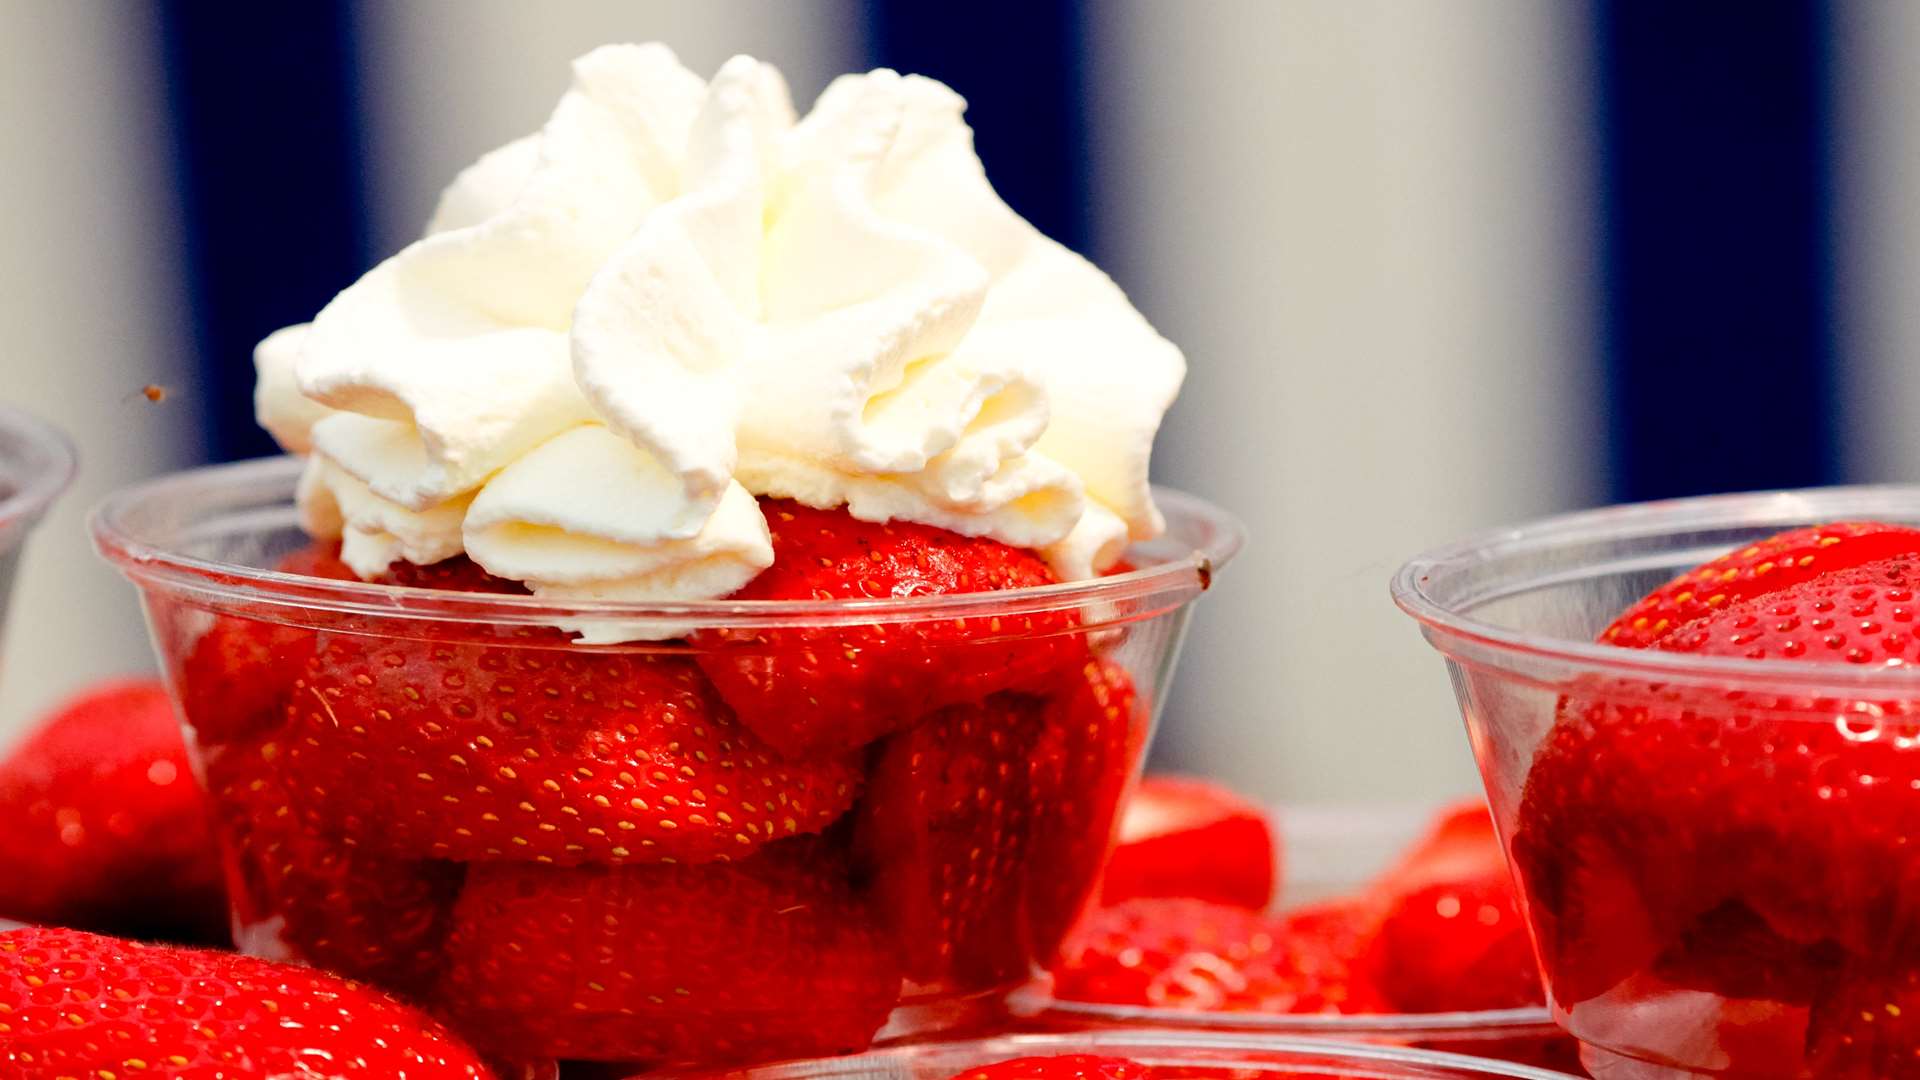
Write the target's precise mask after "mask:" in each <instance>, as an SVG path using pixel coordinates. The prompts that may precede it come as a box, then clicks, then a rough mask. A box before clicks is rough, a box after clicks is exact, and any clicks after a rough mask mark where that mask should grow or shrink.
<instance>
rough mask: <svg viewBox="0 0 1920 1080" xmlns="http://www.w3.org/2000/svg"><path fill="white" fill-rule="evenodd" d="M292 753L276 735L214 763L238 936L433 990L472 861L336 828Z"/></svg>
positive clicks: (210, 769) (419, 992) (368, 977)
mask: <svg viewBox="0 0 1920 1080" xmlns="http://www.w3.org/2000/svg"><path fill="white" fill-rule="evenodd" d="M286 752H287V751H286V744H285V742H284V741H283V740H281V739H275V738H267V739H259V740H252V741H248V742H245V743H240V744H235V745H231V746H226V747H222V748H220V749H218V750H215V751H213V752H212V753H211V754H210V755H209V758H208V761H207V767H206V773H207V784H208V787H209V789H210V790H211V791H212V793H213V797H214V801H215V804H216V805H217V807H218V809H219V820H220V828H221V839H222V845H223V849H224V855H225V859H226V864H227V868H228V875H229V887H230V890H231V892H232V902H233V908H234V922H235V925H236V926H237V927H238V928H239V935H240V943H241V944H242V946H243V947H245V948H246V949H248V950H249V951H254V952H263V951H269V950H271V951H270V952H269V953H268V954H269V955H277V954H279V953H280V952H281V951H284V952H286V953H288V954H291V956H292V957H294V958H296V959H299V960H303V961H305V962H307V963H310V964H313V965H315V966H316V967H322V968H326V969H327V970H329V971H333V972H336V973H338V974H341V975H346V976H348V977H350V978H354V979H360V980H364V981H366V982H370V983H373V984H375V985H377V986H380V987H382V988H383V989H387V990H392V991H396V992H399V993H401V994H403V995H405V996H406V997H408V998H412V999H419V998H422V997H424V996H425V995H426V993H427V992H428V991H429V990H431V989H432V987H433V985H434V983H435V981H436V979H437V978H438V976H439V971H440V968H441V966H442V964H443V962H444V954H443V953H442V950H441V946H442V945H443V943H444V940H445V937H446V931H447V921H448V915H449V914H450V912H451V910H452V907H453V900H454V896H455V895H456V894H457V892H458V891H459V888H460V879H461V875H462V872H463V869H464V868H463V867H462V866H460V865H459V864H457V863H448V862H437V861H429V860H400V859H393V858H383V857H381V856H380V855H378V854H376V853H374V852H372V851H368V850H366V849H364V848H361V847H359V846H357V845H353V844H349V843H347V842H346V841H344V840H343V839H341V838H340V837H338V836H335V835H331V834H329V833H328V832H327V831H326V830H325V829H324V828H323V827H322V826H321V825H319V824H317V823H316V818H317V815H313V814H310V813H303V812H302V809H303V808H302V804H301V801H300V794H299V793H298V792H296V791H295V790H294V789H292V788H291V787H289V785H288V784H287V782H286V781H287V778H286V775H285V773H286V767H285V759H286Z"/></svg>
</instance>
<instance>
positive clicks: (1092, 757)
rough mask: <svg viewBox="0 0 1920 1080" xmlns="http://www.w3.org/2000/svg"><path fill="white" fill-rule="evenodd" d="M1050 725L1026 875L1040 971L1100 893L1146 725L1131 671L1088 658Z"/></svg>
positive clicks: (1033, 783)
mask: <svg viewBox="0 0 1920 1080" xmlns="http://www.w3.org/2000/svg"><path fill="white" fill-rule="evenodd" d="M1044 724H1045V727H1044V729H1043V731H1042V732H1041V734H1040V738H1039V741H1038V743H1037V744H1036V746H1035V748H1034V750H1033V755H1032V757H1031V758H1030V759H1029V764H1028V771H1027V775H1028V792H1029V797H1030V798H1031V799H1032V802H1033V809H1032V810H1031V812H1030V814H1029V819H1030V820H1031V822H1032V826H1031V831H1030V833H1029V836H1028V840H1027V843H1028V852H1029V854H1028V859H1027V875H1026V878H1027V884H1026V894H1027V918H1028V923H1029V926H1030V928H1031V932H1032V941H1033V943H1034V946H1035V948H1036V950H1037V956H1038V958H1039V959H1040V960H1041V961H1042V962H1045V961H1046V960H1048V959H1051V957H1052V955H1053V952H1054V950H1055V949H1056V948H1057V947H1058V946H1059V944H1060V941H1061V939H1062V938H1064V937H1065V936H1066V933H1067V931H1068V930H1069V929H1070V928H1072V926H1073V924H1074V922H1076V921H1077V920H1078V919H1079V917H1080V915H1081V912H1082V910H1083V909H1084V908H1085V907H1086V904H1087V901H1088V899H1089V898H1090V897H1091V895H1092V893H1093V892H1094V891H1095V887H1096V884H1097V882H1098V881H1099V878H1100V869H1101V866H1102V864H1103V863H1105V862H1106V860H1107V857H1108V854H1109V852H1110V850H1111V848H1112V846H1113V838H1114V832H1115V826H1116V824H1117V819H1118V817H1119V814H1120V807H1121V803H1122V801H1123V799H1124V798H1125V795H1126V788H1127V782H1128V781H1129V780H1130V779H1131V778H1132V776H1133V770H1134V766H1135V765H1136V764H1137V763H1138V761H1139V759H1140V751H1141V748H1142V744H1143V743H1144V741H1145V737H1146V725H1147V717H1146V713H1145V709H1144V708H1143V706H1142V704H1141V702H1140V699H1139V695H1138V694H1137V693H1136V692H1135V690H1134V686H1133V679H1132V678H1131V677H1130V676H1129V675H1128V674H1127V670H1126V669H1125V668H1123V667H1121V666H1120V665H1119V664H1117V663H1114V662H1112V661H1110V660H1097V659H1089V660H1088V661H1087V662H1086V663H1085V664H1083V665H1081V670H1080V671H1079V672H1077V673H1075V674H1074V675H1073V676H1071V677H1070V678H1069V679H1068V680H1067V682H1066V683H1065V684H1064V685H1063V686H1061V687H1060V688H1058V689H1056V690H1055V691H1054V692H1053V693H1052V694H1051V695H1050V696H1049V697H1048V699H1047V708H1046V713H1045V716H1044Z"/></svg>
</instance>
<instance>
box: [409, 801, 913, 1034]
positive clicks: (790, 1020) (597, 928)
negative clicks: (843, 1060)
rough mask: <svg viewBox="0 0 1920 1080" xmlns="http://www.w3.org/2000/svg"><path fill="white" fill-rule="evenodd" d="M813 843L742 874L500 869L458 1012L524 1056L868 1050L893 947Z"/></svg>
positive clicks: (480, 915) (728, 870) (461, 910)
mask: <svg viewBox="0 0 1920 1080" xmlns="http://www.w3.org/2000/svg"><path fill="white" fill-rule="evenodd" d="M847 880H848V875H847V870H846V867H845V865H844V862H843V860H842V858H841V857H840V856H839V855H837V854H836V853H834V852H833V851H832V850H831V849H829V848H828V847H827V846H826V845H825V844H824V843H822V842H820V841H817V840H813V839H811V838H808V839H802V840H799V841H788V842H784V843H780V844H776V845H773V846H772V847H769V848H767V849H766V850H764V851H762V852H760V853H759V854H757V855H755V856H754V857H753V858H750V859H747V860H745V861H743V862H738V863H709V864H706V865H704V866H688V865H657V866H626V867H604V866H600V867H578V868H557V867H546V866H538V865H532V864H521V863H483V864H478V865H476V866H474V867H473V868H472V871H471V873H470V875H469V877H468V881H467V887H466V889H465V891H463V892H462V893H461V896H460V902H459V904H458V905H457V906H456V908H455V911H454V929H453V934H452V936H451V938H450V939H449V942H448V952H449V954H450V955H451V966H450V967H449V969H448V972H447V976H446V979H445V982H444V985H443V997H442V1000H443V1005H444V1008H445V1009H446V1010H447V1012H448V1014H449V1015H450V1016H452V1017H453V1018H454V1019H455V1020H456V1022H457V1023H458V1025H459V1026H461V1027H462V1029H463V1030H466V1031H468V1032H469V1033H470V1034H471V1035H472V1036H473V1037H474V1038H475V1039H478V1040H482V1041H483V1042H484V1044H485V1045H486V1046H488V1047H489V1048H491V1049H494V1050H496V1051H498V1052H500V1053H503V1054H507V1055H510V1056H518V1057H528V1056H543V1055H551V1056H554V1057H561V1058H584V1059H591V1060H624V1061H633V1062H637V1063H643V1064H662V1063H673V1062H681V1061H687V1060H694V1061H699V1062H703V1063H709V1064H710V1063H715V1062H726V1061H743V1060H756V1059H768V1058H777V1057H800V1056H813V1055H821V1054H834V1053H841V1052H845V1051H850V1050H855V1049H861V1048H864V1047H865V1046H866V1045H867V1044H868V1042H869V1041H870V1040H871V1039H872V1036H873V1033H874V1032H875V1031H876V1030H878V1029H879V1027H880V1025H881V1024H882V1023H884V1022H885V1021H886V1018H887V1014H888V1012H889V1011H890V1010H891V1009H892V1008H893V1005H894V1002H895V1000H896V998H897V996H898V994H899V990H900V970H899V966H898V961H897V960H896V958H895V956H894V954H893V950H892V948H891V947H890V946H889V944H888V943H887V942H886V941H885V940H884V938H883V937H882V935H880V934H879V933H878V932H876V931H875V929H874V919H873V916H872V913H871V912H869V911H867V910H866V908H865V906H864V904H863V902H862V901H861V900H860V899H859V898H858V897H857V896H856V895H855V894H854V893H853V891H852V889H851V888H850V887H849V885H848V884H847Z"/></svg>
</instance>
